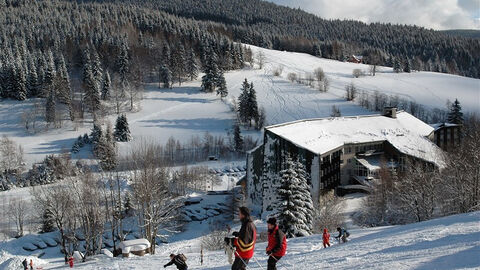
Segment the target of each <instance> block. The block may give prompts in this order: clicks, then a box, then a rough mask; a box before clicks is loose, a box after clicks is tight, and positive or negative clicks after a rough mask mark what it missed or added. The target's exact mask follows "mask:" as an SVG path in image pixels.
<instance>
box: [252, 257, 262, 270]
mask: <svg viewBox="0 0 480 270" xmlns="http://www.w3.org/2000/svg"><path fill="white" fill-rule="evenodd" d="M253 260H254V261H255V262H256V263H257V264H258V266H259V267H260V269H263V267H262V265H261V264H260V263H259V262H258V260H257V258H255V255H254V256H253Z"/></svg>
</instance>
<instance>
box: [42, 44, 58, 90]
mask: <svg viewBox="0 0 480 270" xmlns="http://www.w3.org/2000/svg"><path fill="white" fill-rule="evenodd" d="M46 65H47V69H46V72H45V77H44V79H43V96H47V95H49V93H50V92H51V91H53V90H52V88H53V82H54V80H55V76H56V70H55V62H54V61H53V54H52V51H48V60H47V63H46Z"/></svg>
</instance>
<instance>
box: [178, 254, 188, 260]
mask: <svg viewBox="0 0 480 270" xmlns="http://www.w3.org/2000/svg"><path fill="white" fill-rule="evenodd" d="M177 256H178V258H179V259H180V260H182V261H184V262H186V261H187V256H185V254H183V253H180V254H178V255H177Z"/></svg>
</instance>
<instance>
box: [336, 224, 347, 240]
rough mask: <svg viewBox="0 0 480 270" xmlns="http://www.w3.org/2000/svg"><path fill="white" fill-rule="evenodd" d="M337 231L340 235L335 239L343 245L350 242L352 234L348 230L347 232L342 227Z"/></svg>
mask: <svg viewBox="0 0 480 270" xmlns="http://www.w3.org/2000/svg"><path fill="white" fill-rule="evenodd" d="M337 231H338V235H337V236H335V238H336V239H339V240H340V241H341V243H346V242H348V239H347V237H349V236H350V233H349V232H348V231H347V230H345V229H344V228H340V227H338V228H337Z"/></svg>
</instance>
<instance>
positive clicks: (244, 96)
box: [238, 78, 250, 123]
mask: <svg viewBox="0 0 480 270" xmlns="http://www.w3.org/2000/svg"><path fill="white" fill-rule="evenodd" d="M241 90H242V93H240V96H239V97H238V116H239V117H238V118H239V119H240V121H241V122H242V123H247V122H248V119H249V111H248V110H249V107H248V106H249V105H248V95H249V91H250V84H249V83H248V81H247V79H246V78H245V80H244V81H243V83H242V89H241Z"/></svg>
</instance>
